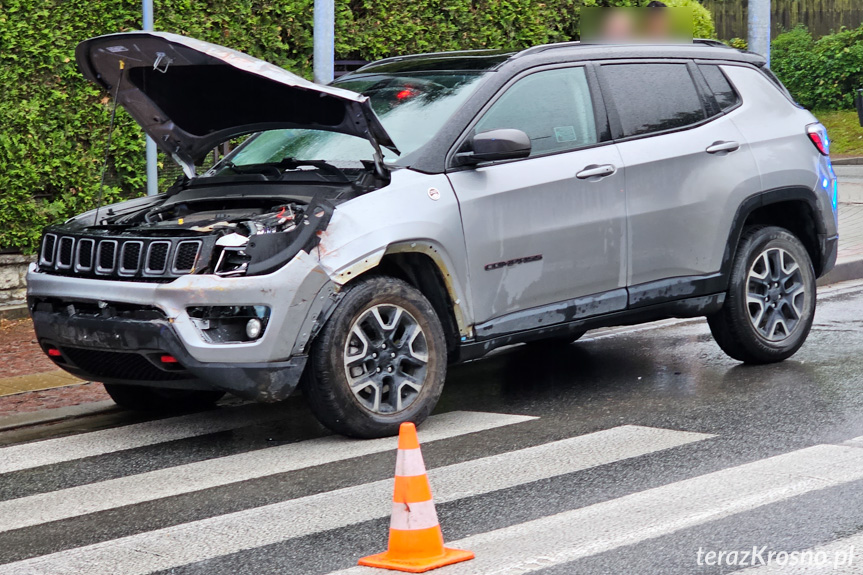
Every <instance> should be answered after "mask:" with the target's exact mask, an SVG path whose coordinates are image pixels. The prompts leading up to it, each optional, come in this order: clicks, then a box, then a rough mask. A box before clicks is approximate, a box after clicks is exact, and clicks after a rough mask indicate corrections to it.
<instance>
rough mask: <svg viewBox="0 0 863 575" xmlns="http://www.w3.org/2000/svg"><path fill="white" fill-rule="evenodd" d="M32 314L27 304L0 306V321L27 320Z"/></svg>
mask: <svg viewBox="0 0 863 575" xmlns="http://www.w3.org/2000/svg"><path fill="white" fill-rule="evenodd" d="M28 317H30V312H29V311H28V310H27V304H26V303H17V304H12V305H0V319H27V318H28Z"/></svg>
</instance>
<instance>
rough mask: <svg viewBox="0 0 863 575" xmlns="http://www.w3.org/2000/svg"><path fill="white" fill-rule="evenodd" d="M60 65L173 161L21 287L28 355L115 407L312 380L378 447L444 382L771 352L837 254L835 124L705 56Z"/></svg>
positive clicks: (149, 52)
mask: <svg viewBox="0 0 863 575" xmlns="http://www.w3.org/2000/svg"><path fill="white" fill-rule="evenodd" d="M77 59H78V63H79V65H80V67H81V70H82V71H83V73H84V75H85V76H86V77H87V78H88V79H90V80H92V81H93V82H95V83H96V84H98V85H99V86H101V87H102V88H104V89H105V90H106V91H108V92H109V93H110V94H111V95H114V94H116V95H117V96H116V97H117V98H118V101H119V104H120V105H122V106H124V107H125V108H126V110H127V111H128V112H129V113H130V114H131V115H132V116H133V117H134V118H135V120H136V121H137V122H138V123H139V124H140V125H141V126H142V127H143V129H144V130H145V131H146V132H147V133H148V134H149V135H150V136H151V137H152V138H153V139H154V140H155V141H156V142H157V144H158V146H159V147H160V148H161V150H163V151H164V152H165V153H167V154H169V155H170V156H172V157H173V158H174V160H176V162H177V163H178V164H180V166H182V168H183V170H184V172H185V177H183V178H180V179H179V180H178V181H177V182H176V183H175V184H174V185H173V186H171V187H170V188H169V189H168V190H167V191H165V192H164V193H163V194H161V195H158V196H154V197H143V198H138V199H134V200H130V201H127V202H123V203H120V204H116V205H113V206H107V207H101V208H99V209H96V210H93V211H90V212H87V213H85V214H82V215H80V216H77V217H75V218H72V219H70V220H69V221H67V222H65V223H64V224H63V225H57V226H52V227H50V228H48V229H46V231H45V234H44V238H43V241H42V244H41V251H40V254H39V259H38V262H37V263H36V264H34V265H33V266H32V267H31V269H30V273H29V276H28V282H29V304H30V309H31V311H32V315H33V320H34V323H35V326H36V332H37V334H38V339H39V342H40V344H41V345H42V347H43V348H44V350H45V352H46V353H47V354H48V355H49V356H50V357H51V358H52V359H53V360H54V361H55V362H56V363H57V365H59V366H60V367H62V368H63V369H66V370H67V371H69V372H71V373H73V374H75V375H78V376H80V377H83V378H87V379H91V380H96V381H101V382H104V383H105V388H106V389H107V390H108V392H109V393H110V394H111V396H112V397H113V398H114V399H115V400H116V402H117V403H119V404H120V405H123V406H126V407H130V408H138V409H159V408H188V407H194V406H199V405H202V404H207V403H212V402H213V401H215V400H216V399H218V398H219V397H221V395H222V394H224V393H225V392H229V393H232V394H235V395H238V396H241V397H245V398H251V399H255V400H259V401H278V400H281V399H284V398H286V397H287V396H288V395H290V394H291V393H292V392H293V391H294V389H295V388H296V387H297V386H298V385H300V386H301V387H302V389H303V391H304V394H305V396H306V398H307V399H308V403H309V405H310V407H311V409H312V410H313V412H314V413H315V415H316V416H317V417H318V418H319V419H320V421H321V422H323V423H324V424H325V425H326V426H328V427H330V428H331V429H333V430H335V431H337V432H339V433H344V434H348V435H352V436H358V437H376V436H384V435H389V434H393V433H395V432H396V430H397V429H398V424H399V423H400V422H402V421H406V420H410V421H414V422H420V421H422V420H423V419H424V418H425V417H427V416H428V414H429V413H430V412H431V411H432V409H433V408H434V406H435V404H436V402H437V400H438V397H439V396H440V394H441V390H442V387H443V383H444V379H445V375H446V368H447V364H448V363H453V362H460V361H466V360H470V359H475V358H478V357H480V356H482V355H484V354H486V353H487V352H488V351H490V350H491V349H493V348H496V347H499V346H502V345H508V344H513V343H518V342H532V341H537V340H545V341H548V342H555V341H556V342H567V343H568V342H571V341H574V340H576V339H578V338H579V337H580V336H581V335H582V334H584V333H585V331H586V330H588V329H591V328H596V327H601V326H611V325H621V324H634V323H641V322H648V321H653V320H657V319H662V318H669V317H695V316H705V317H707V320H708V322H709V324H710V329H711V331H712V332H713V334H714V336H715V338H716V341H717V343H718V344H719V345H720V347H722V349H723V350H725V352H726V353H727V354H728V355H730V356H731V357H733V358H735V359H738V360H740V361H744V362H749V363H768V362H775V361H781V360H783V359H785V358H787V357H789V356H791V355H792V354H793V353H794V352H795V351H797V349H798V348H799V347H800V346H801V345H802V344H803V342H804V340H805V339H806V336H807V334H808V332H809V329H810V326H811V324H812V319H813V314H814V311H815V279H816V278H817V277H818V276H820V275H822V274H824V273H826V272H827V271H829V270H830V268H831V267H832V266H833V264H834V261H835V258H836V246H837V219H836V177H835V175H834V172H833V169H832V167H831V165H830V160H829V157H828V139H827V134H826V132H825V130H824V127H823V126H821V125H820V124H819V123H818V122H817V120H816V119H815V118H814V117H813V116H812V114H810V113H809V112H807V111H806V110H804V109H802V108H800V107H799V106H797V105H796V104H795V103H794V102H793V100H792V99H791V97H790V96H789V94H788V93H787V91H786V90H785V89H784V88H783V87H782V85H781V84H780V83H779V82H778V81H777V80H776V78H775V77H774V76H773V75H772V74H771V73H770V72H769V70H767V69H766V68H765V66H764V60H763V59H762V58H761V57H760V56H757V55H755V54H751V53H742V52H739V51H737V50H733V49H731V48H727V47H724V46H723V45H721V44H718V43H715V42H709V41H695V42H694V43H692V44H688V45H665V46H660V45H656V46H646V45H639V46H623V45H621V46H613V45H602V46H590V45H579V44H578V43H568V44H557V45H547V46H538V47H535V48H531V49H528V50H524V51H521V52H500V51H473V52H453V53H441V54H425V55H417V56H406V57H397V58H390V59H387V60H382V61H380V62H375V63H373V64H369V65H367V66H365V67H364V68H361V69H360V70H358V71H356V72H353V73H351V74H348V75H346V76H344V77H342V78H340V79H339V80H338V81H337V82H335V84H334V85H333V86H319V85H315V84H312V83H309V82H307V81H305V80H303V79H301V78H299V77H297V76H295V75H293V74H291V73H289V72H287V71H285V70H283V69H281V68H278V67H276V66H273V65H270V64H268V63H266V62H262V61H260V60H256V59H254V58H251V57H249V56H247V55H244V54H241V53H238V52H235V51H232V50H229V49H226V48H222V47H220V46H215V45H212V44H207V43H205V42H199V41H196V40H192V39H189V38H184V37H181V36H176V35H172V34H163V33H143V32H135V33H126V34H116V35H110V36H103V37H98V38H93V39H91V40H88V41H86V42H84V43H82V44H81V45H80V46H79V47H78V51H77ZM250 134H251V135H250ZM243 137H245V139H242V138H243ZM241 139H242V142H241V143H238V142H239V141H240V140H241ZM224 142H233V144H234V145H235V147H234V149H233V151H231V152H230V153H229V154H227V155H226V156H225V157H224V158H223V159H222V160H221V161H218V162H217V163H216V164H215V165H213V166H212V167H211V168H209V169H208V170H206V171H205V172H203V173H200V174H198V168H197V167H196V166H197V165H198V164H201V163H202V162H203V160H204V159H205V158H207V157H210V156H208V154H209V152H210V151H211V150H212V149H213V148H215V147H217V146H219V145H220V144H223V143H224Z"/></svg>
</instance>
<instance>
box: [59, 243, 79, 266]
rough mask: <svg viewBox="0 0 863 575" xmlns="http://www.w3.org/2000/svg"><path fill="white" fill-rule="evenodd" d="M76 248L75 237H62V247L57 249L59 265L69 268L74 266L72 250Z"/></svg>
mask: <svg viewBox="0 0 863 575" xmlns="http://www.w3.org/2000/svg"><path fill="white" fill-rule="evenodd" d="M74 250H75V238H70V237H68V236H64V237H62V238H60V248H59V249H58V250H57V267H58V268H60V269H69V268H71V267H72V252H73V251H74Z"/></svg>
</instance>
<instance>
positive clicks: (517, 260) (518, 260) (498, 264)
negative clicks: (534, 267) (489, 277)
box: [485, 254, 542, 272]
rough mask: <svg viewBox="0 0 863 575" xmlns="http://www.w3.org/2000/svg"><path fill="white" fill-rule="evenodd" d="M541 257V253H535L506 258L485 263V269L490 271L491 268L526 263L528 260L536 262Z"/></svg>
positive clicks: (497, 268)
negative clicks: (521, 256) (505, 259)
mask: <svg viewBox="0 0 863 575" xmlns="http://www.w3.org/2000/svg"><path fill="white" fill-rule="evenodd" d="M541 259H542V254H536V255H535V256H527V257H524V258H515V259H514V260H507V261H505V262H495V263H493V264H486V266H485V271H487V272H490V271H492V270H499V269H501V268H509V267H512V266H515V265H518V264H526V263H529V262H538V261H539V260H541Z"/></svg>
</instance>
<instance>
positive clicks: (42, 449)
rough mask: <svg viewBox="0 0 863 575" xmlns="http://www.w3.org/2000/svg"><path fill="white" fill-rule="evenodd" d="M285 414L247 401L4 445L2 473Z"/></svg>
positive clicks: (278, 407)
mask: <svg viewBox="0 0 863 575" xmlns="http://www.w3.org/2000/svg"><path fill="white" fill-rule="evenodd" d="M284 417H285V412H284V409H283V407H282V406H281V405H260V404H257V405H255V404H252V405H244V406H240V407H234V408H230V409H217V410H213V411H205V412H203V413H195V414H192V415H182V416H179V417H171V418H168V419H160V420H157V421H147V422H145V423H134V424H132V425H125V426H123V427H116V428H112V429H104V430H101V431H92V432H90V433H82V434H80V435H71V436H69V437H58V438H56V439H46V440H44V441H37V442H33V443H24V444H22V445H13V446H11V447H3V448H0V473H9V472H10V471H20V470H22V469H31V468H33V467H39V466H42V465H51V464H54V463H62V462H64V461H73V460H75V459H81V458H83V457H92V456H94V455H104V454H106V453H113V452H115V451H120V450H123V449H134V448H136V447H146V446H148V445H156V444H158V443H165V442H168V441H176V440H178V439H187V438H190V437H199V436H201V435H207V434H209V433H218V432H220V431H226V430H229V429H238V428H240V427H246V426H249V425H257V424H261V423H267V422H270V421H278V420H280V419H283V418H284Z"/></svg>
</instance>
